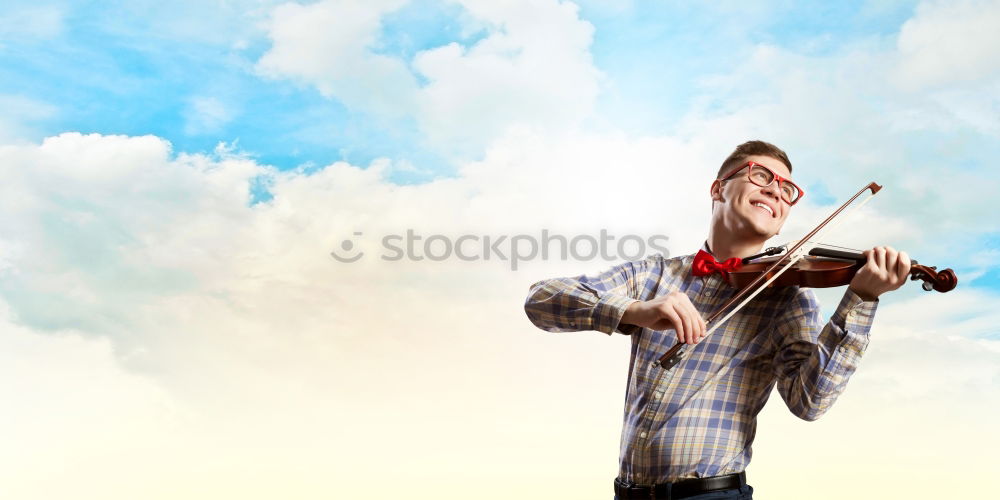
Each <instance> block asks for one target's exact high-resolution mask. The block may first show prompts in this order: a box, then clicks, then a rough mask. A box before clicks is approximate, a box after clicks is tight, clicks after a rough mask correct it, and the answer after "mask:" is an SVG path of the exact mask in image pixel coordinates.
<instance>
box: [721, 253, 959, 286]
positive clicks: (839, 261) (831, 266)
mask: <svg viewBox="0 0 1000 500" xmlns="http://www.w3.org/2000/svg"><path fill="white" fill-rule="evenodd" d="M782 250H784V247H772V248H769V249H767V251H765V252H764V253H761V254H757V255H751V256H750V257H746V258H744V259H743V265H742V266H741V267H740V268H739V269H737V270H735V271H729V273H728V275H729V276H728V278H727V279H728V281H729V284H730V285H732V286H734V287H736V288H739V289H743V288H746V287H747V286H749V285H750V284H751V283H753V282H754V281H756V280H757V278H758V277H760V276H761V274H764V279H770V278H771V277H772V276H773V275H774V273H775V272H776V271H775V270H773V269H769V268H770V267H771V264H772V263H773V262H774V259H773V258H769V256H771V255H775V254H777V253H779V252H781V251H782ZM866 261H867V258H866V257H865V254H863V253H861V252H855V251H847V250H838V249H834V248H828V247H815V248H813V249H811V250H810V251H809V255H808V256H806V257H804V258H802V259H800V260H799V261H797V262H796V263H795V264H794V265H793V266H792V267H790V268H789V269H788V270H787V271H785V272H784V273H782V274H781V275H780V276H778V279H776V280H774V281H772V282H771V283H770V284H769V285H768V286H796V285H797V286H802V287H808V288H831V287H837V286H844V285H847V284H849V283H850V282H851V280H852V279H854V275H855V274H856V273H857V272H858V270H859V269H861V268H862V267H863V266H864V265H865V262H866ZM910 280H911V281H917V280H920V281H923V288H924V290H927V291H930V290H936V291H938V292H941V293H944V292H948V291H951V290H954V289H955V286H957V285H958V276H956V275H955V272H954V271H952V270H951V269H944V270H942V271H938V270H937V267H936V266H925V265H921V264H919V263H917V261H915V260H911V261H910Z"/></svg>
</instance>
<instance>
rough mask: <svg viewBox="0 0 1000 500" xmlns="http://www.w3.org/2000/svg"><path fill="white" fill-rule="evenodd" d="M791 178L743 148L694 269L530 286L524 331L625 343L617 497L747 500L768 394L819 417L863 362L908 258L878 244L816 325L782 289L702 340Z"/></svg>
mask: <svg viewBox="0 0 1000 500" xmlns="http://www.w3.org/2000/svg"><path fill="white" fill-rule="evenodd" d="M791 171H792V164H791V162H790V161H789V160H788V156H787V155H786V154H785V153H784V152H783V151H782V150H780V149H778V148H777V147H776V146H774V145H772V144H769V143H766V142H763V141H750V142H747V143H744V144H742V145H740V146H738V147H737V148H736V150H735V151H733V153H732V154H731V155H730V156H729V157H728V158H727V159H726V160H725V161H724V162H723V164H722V167H721V168H720V169H719V173H718V174H717V176H716V180H715V181H714V182H712V186H711V191H710V194H711V199H712V222H711V226H710V227H709V231H708V239H707V241H706V242H705V246H704V248H703V249H702V251H700V252H699V256H697V258H696V256H695V255H684V256H679V257H674V258H669V259H668V258H666V257H664V256H662V255H659V254H656V255H650V256H648V257H647V258H646V259H644V260H639V261H634V262H627V263H624V264H621V265H619V266H615V267H613V268H611V269H609V270H607V271H605V272H603V273H600V274H596V275H591V276H577V277H574V278H554V279H549V280H543V281H539V282H537V283H535V284H534V285H532V287H531V292H530V294H529V296H528V298H527V300H526V302H525V305H524V308H525V312H526V313H527V315H528V318H529V319H530V320H531V322H532V323H533V324H534V325H535V326H537V327H539V328H541V329H543V330H547V331H551V332H561V331H581V330H597V331H600V332H603V333H606V334H608V335H610V334H612V333H613V332H619V333H622V334H625V335H629V336H630V337H631V341H632V354H631V364H630V368H629V380H628V391H627V393H626V398H625V411H624V423H623V427H622V438H621V449H620V456H619V462H620V467H619V471H618V477H617V478H616V479H615V485H614V486H615V498H616V500H625V499H628V498H643V499H650V498H671V499H678V498H690V499H705V500H707V499H723V498H726V499H730V498H732V499H737V498H739V499H744V498H745V499H749V498H752V493H753V488H752V487H751V486H750V485H748V484H747V483H746V476H745V473H744V469H745V468H746V466H747V464H749V462H750V456H751V444H752V442H753V437H754V433H755V431H756V426H757V425H756V418H757V414H758V413H759V412H760V410H761V409H762V408H763V406H764V403H765V402H766V401H767V399H768V396H769V395H770V394H771V391H772V388H773V387H774V386H775V385H777V386H778V392H779V394H781V397H782V399H783V400H784V401H785V403H786V405H787V406H788V408H789V410H791V411H792V413H794V414H795V415H797V416H798V417H800V418H802V419H804V420H809V421H812V420H815V419H817V418H819V417H820V416H821V415H822V414H823V413H825V412H826V411H827V410H828V409H829V408H830V406H831V405H832V404H833V402H834V401H835V400H836V399H837V397H838V396H839V395H840V394H841V393H842V392H843V391H844V388H845V387H846V384H847V381H848V379H849V378H850V376H851V374H853V373H854V371H855V369H856V368H857V366H858V363H859V362H860V359H861V355H862V354H863V353H864V351H865V349H866V347H867V345H868V340H869V330H870V328H871V324H872V320H873V318H874V314H875V309H876V305H877V302H878V297H879V296H880V295H881V294H883V293H885V292H888V291H891V290H895V289H897V288H899V287H900V286H901V285H902V284H903V282H904V281H905V280H906V277H907V274H908V273H909V269H910V260H909V258H908V257H907V255H906V253H904V252H897V251H895V250H893V249H892V248H889V247H875V248H874V249H872V250H868V251H866V252H865V255H866V257H867V263H866V264H865V265H864V267H862V268H861V269H860V270H859V271H858V272H857V274H856V275H855V277H854V279H853V280H852V281H851V283H850V285H849V286H848V288H847V290H846V291H845V293H844V297H843V299H842V300H841V301H840V304H839V305H838V306H837V309H836V311H835V312H834V313H833V316H832V317H831V318H830V320H829V321H828V322H826V324H825V325H824V324H822V321H821V318H820V316H819V303H818V302H817V300H816V296H815V294H814V293H813V292H812V290H810V289H807V288H799V287H783V288H776V289H773V290H767V291H765V292H763V293H761V294H760V295H758V296H757V297H756V298H754V299H753V300H752V301H751V302H750V303H749V304H748V305H747V306H745V307H744V308H743V309H741V310H740V311H739V312H738V313H737V314H736V315H735V316H734V317H732V318H731V319H729V320H728V321H726V323H725V324H723V325H722V327H721V328H719V329H718V330H716V331H715V332H714V333H713V334H712V335H710V336H705V331H706V325H705V322H704V320H703V319H702V318H703V316H708V315H709V314H711V313H712V312H714V311H715V310H716V309H718V308H719V307H720V306H721V305H722V304H723V303H724V302H725V301H726V300H727V299H729V298H730V297H732V296H733V295H734V294H735V293H736V292H737V290H736V289H735V288H734V287H732V286H730V285H729V284H728V283H727V282H726V280H725V273H726V272H727V267H726V265H725V263H726V262H727V261H728V259H733V258H743V257H748V256H751V255H755V254H758V253H760V252H761V249H762V247H763V245H764V242H765V241H767V240H768V239H769V238H771V237H772V236H774V235H776V234H778V231H779V230H780V229H781V226H782V224H783V223H784V222H785V219H786V218H787V217H788V214H789V212H790V210H791V209H792V207H793V206H794V204H795V203H797V202H798V201H799V200H800V199H801V197H802V194H803V192H802V190H801V189H800V188H799V187H798V186H796V185H795V183H794V182H792V181H791V179H790V177H791ZM712 257H714V260H713V259H712ZM728 262H729V263H730V264H732V263H733V261H728ZM719 263H723V264H719ZM713 270H714V271H715V272H712V271H713ZM706 273H707V274H706ZM678 341H680V342H685V343H687V344H691V345H690V346H689V349H690V350H691V352H690V353H689V355H688V356H687V357H686V358H685V359H683V361H681V362H680V363H679V364H677V365H676V366H673V367H672V368H670V369H665V368H664V367H663V366H661V365H660V364H659V363H657V359H658V358H659V357H660V356H661V355H662V354H663V353H665V352H666V351H667V350H669V349H670V347H672V346H673V345H674V344H675V343H676V342H678Z"/></svg>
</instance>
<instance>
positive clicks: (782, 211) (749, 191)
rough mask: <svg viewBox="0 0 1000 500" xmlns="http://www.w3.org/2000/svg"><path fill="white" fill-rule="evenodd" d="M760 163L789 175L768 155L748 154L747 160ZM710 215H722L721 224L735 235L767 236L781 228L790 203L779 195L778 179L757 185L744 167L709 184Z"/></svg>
mask: <svg viewBox="0 0 1000 500" xmlns="http://www.w3.org/2000/svg"><path fill="white" fill-rule="evenodd" d="M749 161H752V162H755V163H758V164H760V165H763V166H765V167H767V168H769V169H771V170H772V171H774V173H775V174H777V175H779V176H781V177H783V178H786V179H787V178H789V177H791V174H790V173H789V171H788V167H787V166H785V164H784V163H782V162H781V161H780V160H777V159H774V158H771V157H769V156H756V155H754V156H749V157H747V159H746V160H744V162H743V163H744V164H745V163H746V162H749ZM712 199H713V200H715V201H717V202H718V203H717V204H714V210H713V218H715V217H722V222H723V226H724V227H725V228H726V229H728V230H729V231H730V232H733V233H735V234H737V235H744V236H746V237H748V238H753V239H761V238H764V239H767V238H770V237H772V236H774V235H776V234H778V231H779V230H780V229H781V226H782V224H784V223H785V219H786V218H788V213H789V209H790V208H791V206H790V205H789V204H788V203H787V202H785V201H784V200H782V199H781V194H780V191H779V188H778V181H777V180H775V181H774V182H772V183H771V184H770V185H769V186H758V185H756V184H754V183H752V182H750V181H749V180H748V179H747V169H746V168H743V169H741V170H740V171H738V172H737V173H736V174H735V175H733V176H732V177H729V179H728V180H726V181H724V182H721V181H715V183H713V185H712Z"/></svg>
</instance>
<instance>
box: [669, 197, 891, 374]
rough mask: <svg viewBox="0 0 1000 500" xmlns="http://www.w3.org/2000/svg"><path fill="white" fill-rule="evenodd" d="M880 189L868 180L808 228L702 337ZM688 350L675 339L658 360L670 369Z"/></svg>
mask: <svg viewBox="0 0 1000 500" xmlns="http://www.w3.org/2000/svg"><path fill="white" fill-rule="evenodd" d="M881 189H882V186H880V185H878V184H875V183H874V182H870V183H868V185H867V186H865V187H864V188H862V189H861V190H860V191H858V192H857V194H855V195H854V196H852V197H851V199H849V200H847V202H845V203H844V204H843V205H841V206H840V207H839V208H837V210H835V211H834V212H833V213H832V214H830V216H829V217H827V218H826V220H824V221H823V222H821V223H820V224H819V225H818V226H816V227H815V228H814V229H813V230H812V231H810V232H809V234H807V235H806V236H805V237H804V238H802V239H800V240H799V241H797V242H796V243H795V245H793V246H792V248H790V249H789V250H788V251H787V252H786V253H785V254H784V255H782V256H781V258H779V259H778V260H776V261H775V262H774V263H773V264H771V267H768V268H767V269H766V270H765V271H764V272H763V273H761V274H760V276H757V278H756V279H754V280H753V281H752V282H750V284H749V285H747V286H746V287H744V288H743V289H742V290H740V291H739V292H738V293H737V294H736V295H734V296H733V297H732V298H731V299H729V300H727V301H726V303H725V304H723V305H722V307H720V308H719V309H718V310H716V311H715V312H714V313H712V315H711V316H709V317H708V320H707V321H706V322H707V323H710V324H711V325H712V326H711V327H710V328H709V329H708V330H707V331H706V332H705V336H706V337H707V336H708V335H710V334H712V333H713V332H715V330H717V329H718V328H719V327H720V326H721V325H722V324H723V323H725V322H726V321H727V320H728V319H729V318H731V317H732V316H733V315H734V314H736V313H737V312H739V310H740V309H742V308H743V306H745V305H747V303H749V302H750V301H751V300H752V299H753V298H754V297H756V296H757V295H758V294H759V293H760V292H762V291H763V290H764V289H765V288H767V286H768V285H770V284H771V283H773V282H774V280H776V279H778V277H779V276H781V275H782V273H784V272H785V271H787V270H788V269H790V268H791V267H792V266H793V265H795V263H796V262H798V261H799V260H801V259H802V258H803V257H805V256H806V255H807V254H808V253H809V251H810V250H812V249H813V248H814V247H815V246H816V245H817V244H816V243H813V242H812V241H813V239H814V238H816V239H818V238H817V236H818V235H820V234H822V233H824V232H826V231H827V230H829V229H832V228H834V227H836V226H837V225H838V224H840V222H842V221H843V218H841V219H839V220H837V222H836V223H834V224H832V225H829V227H828V224H829V223H830V222H831V221H832V220H833V219H834V218H836V217H837V216H838V215H840V213H841V212H843V211H844V209H846V208H847V207H848V206H849V205H850V204H852V203H854V201H855V200H857V199H858V197H860V196H861V195H862V194H864V192H865V191H869V190H870V191H871V194H869V195H868V196H867V197H866V198H865V199H864V200H862V201H861V203H859V204H858V205H857V206H855V207H854V208H852V209H851V210H850V212H848V213H853V212H854V211H855V210H857V209H859V208H861V207H862V206H864V205H865V203H868V201H869V200H871V199H872V197H874V196H875V194H876V193H878V192H879V191H880V190H881ZM782 265H784V267H781V269H779V270H777V271H775V269H777V268H778V267H779V266H782ZM771 272H774V274H773V275H772V276H771V277H770V279H768V275H769V274H770V273H771ZM764 280H767V281H764ZM762 281H764V283H763V284H761V282H762ZM741 299H742V302H740V303H739V305H737V306H736V307H733V308H732V309H731V310H730V311H729V312H728V313H727V314H726V315H725V316H724V317H722V319H720V320H718V321H716V319H717V318H718V317H719V316H721V315H722V314H723V313H724V312H725V311H726V310H727V309H729V308H730V307H731V306H732V305H733V304H735V303H736V302H739V301H740V300H741ZM691 349H694V347H690V348H689V347H687V345H686V344H684V343H683V342H681V341H679V340H678V341H677V343H676V344H674V346H673V347H671V348H670V350H669V351H667V352H666V353H665V354H664V355H663V356H660V358H659V359H658V360H657V362H658V363H659V364H660V366H662V367H663V368H664V369H666V370H670V369H671V368H673V367H674V366H677V364H678V363H680V361H681V359H683V358H684V356H686V355H687V353H688V352H690V350H691ZM713 378H714V377H713Z"/></svg>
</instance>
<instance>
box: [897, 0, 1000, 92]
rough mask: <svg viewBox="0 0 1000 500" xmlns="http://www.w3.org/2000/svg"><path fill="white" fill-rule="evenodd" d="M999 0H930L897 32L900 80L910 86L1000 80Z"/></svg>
mask: <svg viewBox="0 0 1000 500" xmlns="http://www.w3.org/2000/svg"><path fill="white" fill-rule="evenodd" d="M997 26H1000V2H998V1H996V0H962V1H949V2H942V1H927V2H923V3H921V4H920V6H919V7H918V8H917V13H916V15H915V16H914V17H913V18H912V19H910V20H908V21H907V22H906V23H904V24H903V27H902V29H901V30H900V33H899V39H898V41H897V47H898V49H899V56H900V60H899V65H898V67H897V74H896V77H897V78H898V79H899V83H900V85H902V86H904V87H906V88H922V87H927V86H932V87H940V86H942V85H947V84H953V83H975V82H978V81H981V80H982V79H984V78H987V79H990V80H995V79H996V77H997V76H1000V54H998V53H997V50H996V48H997V47H998V46H1000V30H998V29H997Z"/></svg>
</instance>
